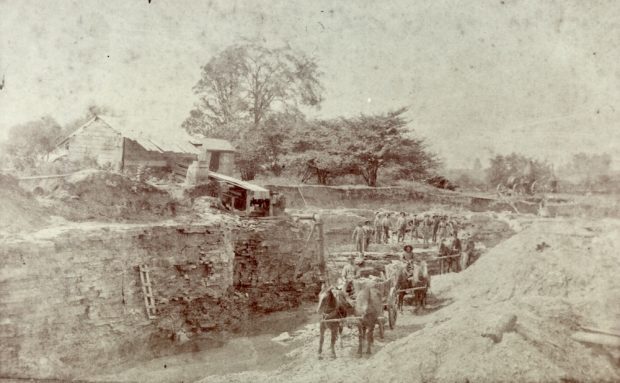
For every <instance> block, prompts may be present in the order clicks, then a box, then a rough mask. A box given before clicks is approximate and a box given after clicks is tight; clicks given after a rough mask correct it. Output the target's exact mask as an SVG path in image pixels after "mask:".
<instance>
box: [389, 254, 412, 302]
mask: <svg viewBox="0 0 620 383" xmlns="http://www.w3.org/2000/svg"><path fill="white" fill-rule="evenodd" d="M392 273H393V274H392V275H391V276H390V277H391V278H392V280H393V281H394V286H396V291H398V301H397V302H396V308H397V309H398V310H400V312H401V313H402V312H403V303H404V301H405V295H406V294H407V293H406V292H405V291H403V290H406V289H410V288H412V287H413V283H412V281H411V278H410V275H409V273H408V272H407V267H406V266H400V265H395V266H394V269H393V270H392Z"/></svg>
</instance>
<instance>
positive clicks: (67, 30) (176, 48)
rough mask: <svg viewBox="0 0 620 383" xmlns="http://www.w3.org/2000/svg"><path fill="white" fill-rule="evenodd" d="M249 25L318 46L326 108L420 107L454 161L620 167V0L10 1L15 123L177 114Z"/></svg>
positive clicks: (419, 119) (265, 37)
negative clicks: (101, 112)
mask: <svg viewBox="0 0 620 383" xmlns="http://www.w3.org/2000/svg"><path fill="white" fill-rule="evenodd" d="M242 39H251V40H258V41H262V42H263V43H264V44H266V45H269V46H278V45H280V44H283V43H285V42H288V43H290V45H291V46H293V47H294V48H298V49H302V50H303V51H305V52H306V53H307V54H309V55H312V56H314V57H315V58H316V59H317V61H318V63H319V66H320V69H321V71H322V72H323V74H324V75H323V83H324V85H325V89H326V94H325V102H324V103H323V105H322V108H321V110H320V111H310V112H309V114H310V115H311V116H319V117H336V116H339V115H344V116H350V115H355V114H359V113H374V112H383V111H386V110H388V109H393V108H397V107H400V106H409V107H410V113H409V118H410V119H411V127H412V128H413V129H415V131H416V132H418V133H419V134H420V135H422V136H423V137H426V138H427V140H428V142H429V144H430V145H431V147H432V148H433V149H435V150H436V151H438V152H439V154H440V155H441V156H442V157H443V158H444V159H445V161H446V163H447V164H448V165H449V166H450V167H471V165H472V162H473V160H474V159H475V158H476V157H480V158H481V159H483V160H484V159H486V158H488V156H489V155H490V154H491V153H501V152H508V151H517V152H522V153H524V154H527V155H535V156H537V157H539V158H541V159H545V158H548V159H550V160H554V161H561V160H564V159H565V158H566V157H567V156H568V155H570V154H571V153H573V152H576V151H585V152H590V153H594V152H609V153H612V154H613V155H614V157H615V167H616V168H620V145H619V143H620V2H618V1H613V0H612V1H582V0H576V1H518V0H503V1H501V0H497V1H472V0H468V1H449V0H429V1H421V0H416V1H413V0H403V1H366V0H364V1H314V0H313V1H308V0H304V1H231V0H224V1H208V2H207V1H202V2H201V1H197V0H193V1H178V0H174V1H172V0H169V1H163V0H152V3H151V4H148V2H147V0H120V1H109V0H108V1H10V0H6V1H2V0H0V73H5V74H6V86H5V89H4V90H2V91H0V138H1V137H4V136H5V135H6V131H7V130H8V128H9V127H10V126H12V125H14V124H17V123H21V122H26V121H28V120H32V119H36V118H39V117H41V116H42V115H45V114H49V115H51V116H53V117H54V118H55V119H56V120H57V121H58V122H60V123H61V124H64V123H67V122H69V121H71V120H72V119H74V118H76V117H78V116H81V115H83V114H84V112H85V109H86V107H87V106H88V105H90V104H97V105H105V106H109V107H110V108H112V109H113V110H115V111H116V112H117V113H119V114H122V115H125V116H126V118H127V119H128V120H129V121H131V123H132V124H139V125H144V126H147V127H148V128H149V129H154V130H157V131H161V132H166V131H171V130H172V131H173V130H174V129H178V127H179V126H180V124H181V122H182V121H183V120H184V119H185V117H186V116H187V114H188V112H189V110H190V109H191V108H192V104H193V103H194V102H195V100H196V96H195V95H194V94H193V93H192V86H193V85H194V84H195V83H196V82H197V80H198V78H199V75H200V66H201V65H203V64H204V63H206V62H207V61H208V60H209V59H210V57H212V56H213V55H215V54H217V53H218V52H219V51H220V50H222V49H223V48H225V47H226V46H228V45H230V44H233V43H235V42H239V41H241V40H242Z"/></svg>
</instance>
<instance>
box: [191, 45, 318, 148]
mask: <svg viewBox="0 0 620 383" xmlns="http://www.w3.org/2000/svg"><path fill="white" fill-rule="evenodd" d="M319 77H320V73H319V71H318V66H317V64H316V62H315V61H314V60H313V59H312V58H309V57H308V56H306V55H305V54H304V53H302V52H300V51H296V50H293V49H292V48H290V47H282V48H276V49H270V48H266V47H263V46H260V45H256V44H245V45H234V46H231V47H228V48H226V49H225V50H224V51H222V52H220V53H219V54H218V55H217V56H215V57H213V58H212V59H211V60H210V61H209V62H208V63H207V64H206V65H204V66H203V67H202V73H201V78H200V80H199V81H198V83H197V84H196V85H195V86H194V92H195V93H196V95H198V97H199V101H198V103H197V104H196V105H195V108H194V110H192V111H191V112H190V116H189V117H188V118H187V120H186V121H185V122H184V123H183V128H185V129H186V130H187V131H188V132H190V133H200V134H203V135H207V136H213V135H217V136H224V137H229V138H235V137H237V138H238V137H239V136H240V135H241V134H242V133H243V130H244V128H245V129H251V128H257V127H259V126H260V123H261V122H262V121H264V120H265V119H266V118H267V117H268V115H269V114H270V113H272V112H273V111H279V112H284V111H289V110H291V109H293V110H297V106H298V105H299V104H304V105H310V106H318V105H319V104H320V102H321V100H322V95H321V94H322V90H323V89H322V86H321V83H320V81H319Z"/></svg>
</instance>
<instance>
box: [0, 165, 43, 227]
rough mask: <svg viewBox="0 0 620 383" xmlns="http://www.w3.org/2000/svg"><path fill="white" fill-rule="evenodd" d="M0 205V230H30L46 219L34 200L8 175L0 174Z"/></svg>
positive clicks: (40, 224)
mask: <svg viewBox="0 0 620 383" xmlns="http://www.w3.org/2000/svg"><path fill="white" fill-rule="evenodd" d="M0 205H1V206H2V208H1V209H0V230H6V231H19V230H28V229H29V230H31V229H35V228H38V227H41V226H43V225H44V224H45V222H46V221H47V218H48V217H47V215H46V214H45V212H44V211H43V209H42V208H41V206H39V203H38V202H37V201H36V199H35V198H34V197H33V196H32V195H31V194H30V193H28V192H27V191H25V190H23V189H22V188H21V187H20V186H19V184H18V182H17V179H16V178H14V177H11V176H9V175H4V174H0Z"/></svg>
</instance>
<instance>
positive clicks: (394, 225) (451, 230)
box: [352, 211, 460, 255]
mask: <svg viewBox="0 0 620 383" xmlns="http://www.w3.org/2000/svg"><path fill="white" fill-rule="evenodd" d="M394 217H396V219H394ZM459 226H460V225H459V222H458V221H457V220H456V219H455V218H454V217H449V216H447V215H443V216H442V215H438V214H436V215H433V216H431V215H430V214H425V215H424V216H422V215H408V214H406V213H405V212H400V213H393V212H380V211H378V212H376V213H375V219H374V223H372V224H371V221H365V222H364V223H359V224H358V225H357V226H356V227H355V229H354V230H353V235H352V240H353V243H354V245H355V250H356V251H357V252H358V253H361V254H362V255H363V254H364V252H365V251H366V250H367V249H368V246H369V245H370V242H371V239H373V238H374V242H375V243H377V244H387V243H389V241H390V237H391V236H396V242H397V243H401V242H404V241H405V239H406V236H407V234H409V236H410V238H411V240H412V241H414V240H415V241H418V242H420V241H421V242H422V243H423V244H424V247H428V246H429V245H430V243H431V242H432V243H433V244H435V243H437V242H438V241H439V242H441V241H442V240H443V239H445V238H451V237H457V236H458V231H459Z"/></svg>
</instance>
